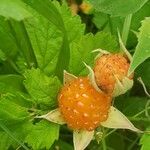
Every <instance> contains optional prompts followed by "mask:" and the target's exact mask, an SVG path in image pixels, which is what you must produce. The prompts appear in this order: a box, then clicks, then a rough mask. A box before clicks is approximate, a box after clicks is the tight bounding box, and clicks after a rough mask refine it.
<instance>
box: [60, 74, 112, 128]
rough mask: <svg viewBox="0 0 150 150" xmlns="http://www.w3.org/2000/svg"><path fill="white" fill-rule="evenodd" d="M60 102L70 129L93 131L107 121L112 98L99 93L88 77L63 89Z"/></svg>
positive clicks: (81, 78)
mask: <svg viewBox="0 0 150 150" xmlns="http://www.w3.org/2000/svg"><path fill="white" fill-rule="evenodd" d="M58 101H59V108H60V111H61V113H62V116H63V118H64V120H65V121H66V123H67V125H68V126H69V127H70V128H72V129H86V130H88V131H91V130H94V129H95V128H96V127H98V126H99V125H100V122H102V121H105V120H106V119H107V117H108V110H109V108H110V104H111V97H109V96H107V95H106V94H104V93H99V92H97V91H96V90H95V89H94V87H93V86H92V85H91V84H90V81H89V79H88V78H87V77H80V78H77V79H75V80H73V81H72V82H70V83H69V84H66V85H65V86H64V87H63V88H62V89H61V91H60V94H59V96H58Z"/></svg>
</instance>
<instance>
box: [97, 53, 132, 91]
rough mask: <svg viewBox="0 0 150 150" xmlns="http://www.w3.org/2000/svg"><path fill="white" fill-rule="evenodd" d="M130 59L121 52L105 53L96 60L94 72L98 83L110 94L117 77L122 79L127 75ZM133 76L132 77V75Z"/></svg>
mask: <svg viewBox="0 0 150 150" xmlns="http://www.w3.org/2000/svg"><path fill="white" fill-rule="evenodd" d="M129 65H130V64H129V62H128V60H127V59H126V58H125V57H124V56H123V55H121V54H105V55H102V56H101V57H100V58H98V59H97V60H96V63H95V67H94V74H95V79H96V83H97V85H98V86H99V87H100V89H102V90H103V91H105V92H106V93H108V94H112V92H113V90H114V87H115V83H116V78H115V76H116V77H117V78H118V79H119V80H120V81H122V80H123V78H124V77H127V73H128V69H129ZM131 78H132V77H131Z"/></svg>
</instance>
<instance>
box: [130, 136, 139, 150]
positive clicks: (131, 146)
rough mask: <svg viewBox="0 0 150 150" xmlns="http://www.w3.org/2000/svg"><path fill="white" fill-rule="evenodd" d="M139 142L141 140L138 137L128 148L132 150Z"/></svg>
mask: <svg viewBox="0 0 150 150" xmlns="http://www.w3.org/2000/svg"><path fill="white" fill-rule="evenodd" d="M138 140H139V137H137V138H136V139H135V140H134V141H133V142H132V143H131V145H130V146H129V147H128V150H132V148H133V146H134V145H135V144H136V143H137V141H138Z"/></svg>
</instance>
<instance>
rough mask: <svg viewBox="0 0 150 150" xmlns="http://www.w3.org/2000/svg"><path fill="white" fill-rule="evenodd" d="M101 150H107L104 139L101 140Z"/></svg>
mask: <svg viewBox="0 0 150 150" xmlns="http://www.w3.org/2000/svg"><path fill="white" fill-rule="evenodd" d="M102 146H103V150H107V146H106V141H105V138H103V139H102Z"/></svg>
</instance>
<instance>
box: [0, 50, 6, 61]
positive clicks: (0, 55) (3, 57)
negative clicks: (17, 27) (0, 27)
mask: <svg viewBox="0 0 150 150" xmlns="http://www.w3.org/2000/svg"><path fill="white" fill-rule="evenodd" d="M5 60H6V55H5V53H4V52H3V51H2V50H1V49H0V62H1V61H5Z"/></svg>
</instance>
